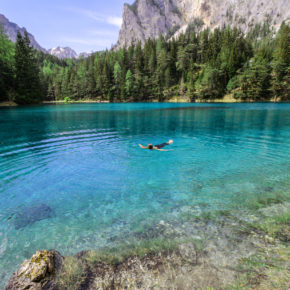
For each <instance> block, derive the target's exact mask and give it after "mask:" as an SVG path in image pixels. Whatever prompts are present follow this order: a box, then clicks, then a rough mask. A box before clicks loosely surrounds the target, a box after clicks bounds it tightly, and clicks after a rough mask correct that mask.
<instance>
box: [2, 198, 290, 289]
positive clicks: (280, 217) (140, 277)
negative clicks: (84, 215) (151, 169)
mask: <svg viewBox="0 0 290 290" xmlns="http://www.w3.org/2000/svg"><path fill="white" fill-rule="evenodd" d="M289 209H290V203H289V202H284V203H280V204H275V203H274V204H271V205H268V206H267V207H264V208H259V209H258V210H255V211H246V212H245V211H242V212H240V211H239V210H238V211H232V212H230V213H229V212H226V211H216V212H213V213H211V214H210V215H204V216H203V217H202V218H197V217H193V216H186V217H185V218H184V219H183V220H181V221H179V223H178V224H176V223H175V222H174V221H170V220H169V221H160V222H159V223H158V224H155V225H154V226H153V227H150V228H148V229H147V230H146V231H145V232H144V233H142V234H141V233H139V235H134V236H133V237H132V239H130V238H129V237H126V239H125V242H124V240H123V241H120V242H118V243H117V244H116V245H115V247H109V246H108V247H106V248H103V249H98V250H86V251H81V252H78V253H76V254H75V255H72V256H67V257H63V256H61V254H60V253H58V252H57V251H46V250H43V251H40V252H37V253H36V254H35V255H34V256H33V257H32V259H30V260H26V261H25V262H24V263H23V264H22V266H21V268H20V270H19V271H18V272H16V273H14V275H13V276H12V277H11V278H10V281H9V283H8V284H7V285H6V288H5V290H13V289H15V290H16V289H19V288H13V285H18V286H17V287H20V285H21V287H24V286H25V287H27V285H30V286H34V287H39V286H40V285H41V288H37V289H43V288H42V287H44V286H45V289H50V290H53V289H75V290H81V289H88V290H90V289H91V290H93V289H125V288H129V289H140V288H142V289H151V288H154V287H156V286H157V287H159V288H161V289H169V288H170V287H172V288H174V289H198V288H200V289H207V287H210V288H214V289H248V288H250V289H253V288H254V289H287V287H289V280H288V279H287V277H288V276H287V275H288V274H287V273H288V268H289V261H288V260H289V259H288V256H289V236H290V235H289V232H290V225H289ZM48 259H55V261H52V262H51V263H47V260H48ZM42 261H43V262H42ZM52 264H54V266H55V268H53V269H52V270H51V271H50V270H49V267H50V266H49V265H52ZM35 269H37V271H36V270H35ZM35 273H36V274H35ZM39 273H41V274H39ZM43 273H44V274H43ZM37 275H38V276H37ZM47 285H49V286H48V287H47ZM57 287H58V288H57Z"/></svg>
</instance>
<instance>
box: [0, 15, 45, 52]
mask: <svg viewBox="0 0 290 290" xmlns="http://www.w3.org/2000/svg"><path fill="white" fill-rule="evenodd" d="M0 24H2V26H3V27H4V31H5V33H6V34H7V36H8V37H9V39H10V40H11V41H12V42H16V37H17V32H18V31H20V33H21V34H22V35H24V31H25V30H26V29H25V28H24V27H22V28H20V27H19V26H18V25H17V24H15V23H13V22H10V21H9V20H8V19H7V18H6V17H5V16H4V15H3V14H0ZM28 37H29V39H30V43H31V45H32V47H34V48H35V49H37V50H41V51H43V52H47V51H46V49H44V48H43V47H41V46H40V45H39V44H38V43H37V41H36V40H35V38H34V36H33V35H32V34H30V33H28Z"/></svg>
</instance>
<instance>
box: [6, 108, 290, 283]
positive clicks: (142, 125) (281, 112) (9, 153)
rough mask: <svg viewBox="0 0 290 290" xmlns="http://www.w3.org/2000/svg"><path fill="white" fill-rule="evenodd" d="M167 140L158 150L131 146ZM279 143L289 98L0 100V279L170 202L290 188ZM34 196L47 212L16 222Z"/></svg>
mask: <svg viewBox="0 0 290 290" xmlns="http://www.w3.org/2000/svg"><path fill="white" fill-rule="evenodd" d="M169 139H173V140H174V144H173V145H171V146H169V147H168V149H172V150H171V151H168V152H158V151H150V150H142V149H140V148H139V146H138V144H139V143H142V144H148V143H151V142H152V143H154V144H158V143H163V142H165V141H168V140H169ZM289 141H290V104H81V105H79V104H78V105H55V106H54V105H53V106H36V107H19V108H11V109H10V108H2V109H0V261H1V262H0V280H2V281H3V282H2V284H1V285H3V283H4V282H5V281H7V279H8V277H9V275H11V273H12V272H13V271H14V270H16V269H17V268H18V266H19V264H20V263H21V262H22V261H23V260H24V259H27V258H29V257H30V256H31V255H32V254H33V253H34V252H35V251H36V250H38V249H57V250H59V251H60V252H61V253H62V254H64V255H69V254H73V253H76V252H78V251H80V250H85V249H92V248H98V247H102V246H104V245H107V244H108V243H109V241H112V240H118V238H121V237H122V239H124V235H125V236H128V237H129V236H130V234H132V233H135V232H136V231H139V232H140V231H142V230H143V229H144V228H146V225H150V224H153V223H154V222H158V221H160V220H166V219H171V220H172V219H174V218H176V219H178V216H177V215H176V216H175V215H173V214H172V213H174V211H176V209H182V211H183V212H184V211H186V209H187V208H191V209H192V208H195V209H196V212H197V214H200V212H201V211H203V210H205V209H206V210H207V211H210V210H218V209H233V208H240V209H245V210H246V207H247V204H248V203H247V201H248V200H251V199H253V198H254V197H256V196H259V195H263V194H264V193H265V192H269V191H271V192H274V193H275V192H283V193H285V192H286V193H289V187H290V186H289V185H290V184H289V174H288V172H289V153H290V145H289V144H290V142H289ZM39 205H41V206H44V207H45V208H47V207H49V208H50V209H51V211H52V212H53V214H52V215H49V216H47V218H45V217H44V218H39V219H37V217H36V218H35V215H38V213H37V210H36V211H34V212H32V215H34V218H35V220H33V221H32V222H31V223H28V224H27V225H25V222H24V226H21V227H17V226H16V224H17V223H16V220H17V218H19V213H23V212H27V211H28V212H29V211H30V212H31V209H32V208H35V207H37V206H39ZM176 212H178V211H176ZM20 217H21V214H20ZM21 225H22V224H21Z"/></svg>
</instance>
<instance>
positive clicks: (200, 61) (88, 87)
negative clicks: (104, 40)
mask: <svg viewBox="0 0 290 290" xmlns="http://www.w3.org/2000/svg"><path fill="white" fill-rule="evenodd" d="M289 31H290V27H289V25H286V24H282V25H281V28H280V30H279V31H278V33H277V34H276V35H275V36H274V35H273V32H272V31H271V29H270V27H269V25H267V24H264V25H257V26H256V27H254V29H252V31H251V32H249V33H248V34H247V35H244V34H243V33H242V32H241V31H239V30H238V29H236V28H233V29H232V28H230V27H223V28H219V29H215V30H214V31H210V30H209V29H206V30H204V31H201V32H196V30H195V27H194V26H193V25H192V26H190V27H189V29H188V30H187V31H186V32H185V33H184V34H182V35H180V36H179V37H178V38H177V39H171V40H169V41H168V40H167V39H168V38H167V37H162V36H160V38H158V39H156V40H153V39H149V40H147V41H146V42H145V44H144V46H142V45H141V43H138V44H136V45H132V46H130V47H129V48H127V49H125V48H124V49H120V50H117V51H114V50H110V51H108V50H106V51H102V52H97V53H94V54H92V55H91V56H90V57H88V58H84V59H79V60H58V59H57V58H55V57H52V56H50V55H46V54H43V53H42V52H37V51H35V50H33V49H32V48H31V47H30V44H29V39H28V36H27V35H24V37H22V36H21V35H20V34H18V36H17V42H16V44H15V45H14V44H12V43H11V42H10V41H9V40H8V39H7V37H6V36H5V35H4V34H3V33H0V66H1V71H0V98H1V99H2V100H5V99H13V100H15V101H16V102H17V103H20V104H24V103H36V102H40V101H41V100H43V99H44V100H64V99H70V100H88V99H93V100H96V99H97V100H100V101H111V102H117V101H120V102H141V101H142V102H144V101H153V100H158V101H166V100H168V99H170V98H172V97H175V96H179V97H186V98H187V99H189V100H191V101H196V100H213V99H217V98H223V97H224V96H225V95H230V96H231V97H233V98H235V99H238V100H243V101H248V100H251V101H261V100H269V99H271V98H274V97H276V98H278V99H281V100H289V93H288V92H289V87H290V77H289V76H290V74H289V72H290V58H289V47H290V45H289V44H290V43H289Z"/></svg>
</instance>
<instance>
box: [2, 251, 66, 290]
mask: <svg viewBox="0 0 290 290" xmlns="http://www.w3.org/2000/svg"><path fill="white" fill-rule="evenodd" d="M62 262H63V257H62V256H61V255H60V253H59V252H57V251H47V250H43V251H38V252H36V253H35V254H34V255H33V256H32V258H31V259H30V260H26V261H24V262H23V264H22V265H21V267H20V269H19V270H18V271H17V272H15V273H14V274H13V276H12V277H11V278H10V280H9V282H8V283H7V285H6V286H5V290H16V289H30V290H38V289H47V290H48V289H51V290H52V289H55V287H56V286H55V285H56V283H55V277H56V274H57V272H58V271H59V270H60V268H61V265H62Z"/></svg>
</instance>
